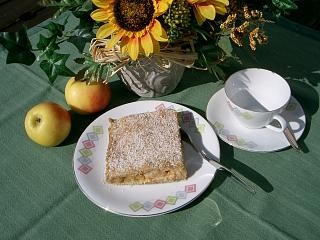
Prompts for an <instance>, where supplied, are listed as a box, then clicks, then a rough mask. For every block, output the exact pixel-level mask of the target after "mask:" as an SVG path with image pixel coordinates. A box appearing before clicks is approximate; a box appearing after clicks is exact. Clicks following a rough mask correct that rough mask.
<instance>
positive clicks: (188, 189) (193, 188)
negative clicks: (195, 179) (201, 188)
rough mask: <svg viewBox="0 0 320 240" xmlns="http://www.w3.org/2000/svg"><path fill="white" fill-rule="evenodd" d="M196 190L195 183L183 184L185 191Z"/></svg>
mask: <svg viewBox="0 0 320 240" xmlns="http://www.w3.org/2000/svg"><path fill="white" fill-rule="evenodd" d="M196 190H197V187H196V184H192V185H187V186H185V191H186V193H192V192H195V191H196Z"/></svg>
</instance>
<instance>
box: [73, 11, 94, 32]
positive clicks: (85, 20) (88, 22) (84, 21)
mask: <svg viewBox="0 0 320 240" xmlns="http://www.w3.org/2000/svg"><path fill="white" fill-rule="evenodd" d="M91 12H92V10H88V11H73V12H72V14H73V15H74V16H75V17H76V18H79V20H80V22H79V27H78V28H80V29H92V28H93V26H94V21H93V20H92V18H91V16H90V14H91Z"/></svg>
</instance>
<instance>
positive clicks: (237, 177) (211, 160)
mask: <svg viewBox="0 0 320 240" xmlns="http://www.w3.org/2000/svg"><path fill="white" fill-rule="evenodd" d="M180 133H181V138H182V140H185V141H186V142H187V143H189V144H190V145H191V146H192V147H193V149H194V150H196V152H198V153H200V155H201V156H202V157H203V158H204V159H206V160H207V161H208V162H209V163H210V164H211V165H213V166H214V167H215V168H216V169H217V170H223V171H225V172H227V173H229V174H230V175H231V176H232V177H233V178H234V179H235V180H237V181H238V182H239V183H241V185H242V186H244V187H245V189H246V190H248V191H249V192H251V193H253V194H255V193H256V191H255V189H254V188H253V187H252V186H251V185H249V184H248V183H246V182H245V180H243V178H242V177H240V175H239V174H237V173H235V172H233V171H231V169H229V168H227V167H225V166H223V165H221V164H220V163H219V162H217V160H216V159H214V158H213V157H211V156H209V155H208V154H207V153H206V152H205V151H204V150H203V149H200V150H199V149H197V148H196V145H195V144H194V142H193V141H192V137H190V135H189V134H188V133H187V132H186V131H185V130H184V129H182V128H180Z"/></svg>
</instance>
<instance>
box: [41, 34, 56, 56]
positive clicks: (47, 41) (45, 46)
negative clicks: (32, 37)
mask: <svg viewBox="0 0 320 240" xmlns="http://www.w3.org/2000/svg"><path fill="white" fill-rule="evenodd" d="M56 39H57V38H56V37H55V36H52V37H48V38H47V37H45V36H43V35H42V34H40V37H39V42H38V43H37V48H38V49H39V50H42V51H52V52H53V51H55V50H57V49H60V47H59V45H58V44H57V43H56Z"/></svg>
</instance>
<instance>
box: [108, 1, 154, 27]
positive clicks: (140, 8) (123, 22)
mask: <svg viewBox="0 0 320 240" xmlns="http://www.w3.org/2000/svg"><path fill="white" fill-rule="evenodd" d="M154 11H155V10H154V6H153V1H152V0H117V1H116V3H115V5H114V14H115V18H116V20H117V23H118V24H119V26H120V27H121V28H123V29H125V30H127V31H132V32H138V31H141V30H142V29H144V28H145V27H146V26H148V25H149V23H150V22H151V20H152V18H153V14H154Z"/></svg>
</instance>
